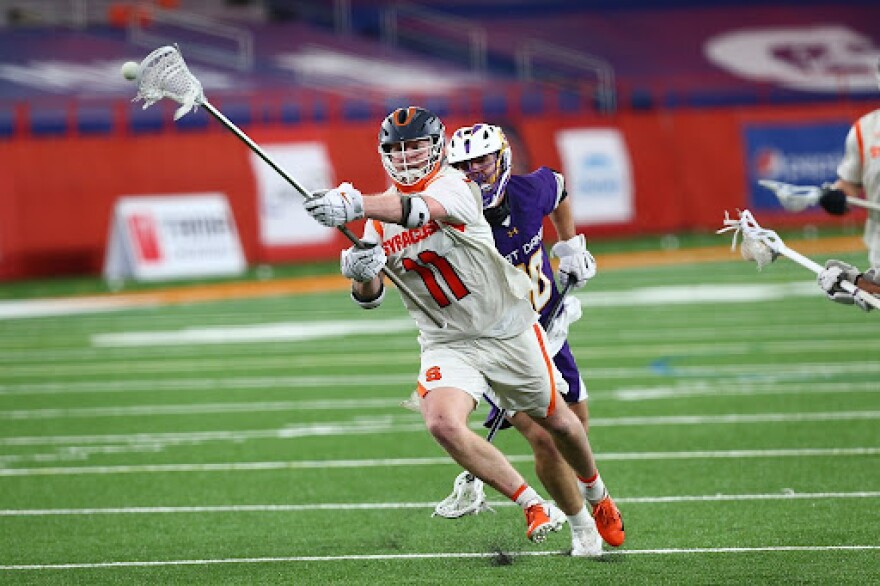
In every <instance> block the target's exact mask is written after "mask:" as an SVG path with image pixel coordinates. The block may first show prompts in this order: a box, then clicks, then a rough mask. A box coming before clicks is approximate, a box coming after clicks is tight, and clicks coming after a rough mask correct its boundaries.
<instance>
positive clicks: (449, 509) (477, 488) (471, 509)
mask: <svg viewBox="0 0 880 586" xmlns="http://www.w3.org/2000/svg"><path fill="white" fill-rule="evenodd" d="M483 511H492V508H491V507H490V506H489V505H488V504H486V494H485V493H484V492H483V481H482V480H480V479H479V478H476V477H474V475H473V474H471V473H470V472H468V471H464V472H462V473H461V474H459V475H458V476H457V477H456V478H455V482H454V483H453V485H452V493H451V494H450V495H449V496H448V497H446V498H445V499H443V500H442V501H440V502H439V503H437V506H436V507H434V512H433V513H432V514H431V516H432V517H444V518H446V519H458V518H459V517H464V516H465V515H477V514H479V513H482V512H483ZM493 512H494V511H493Z"/></svg>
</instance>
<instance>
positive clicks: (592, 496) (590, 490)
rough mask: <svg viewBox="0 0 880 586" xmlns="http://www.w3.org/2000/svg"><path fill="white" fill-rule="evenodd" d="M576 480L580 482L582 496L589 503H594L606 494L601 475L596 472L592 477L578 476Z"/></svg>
mask: <svg viewBox="0 0 880 586" xmlns="http://www.w3.org/2000/svg"><path fill="white" fill-rule="evenodd" d="M578 482H580V483H581V490H582V491H583V493H584V498H586V499H587V501H588V502H589V503H590V504H591V505H595V504H596V503H598V502H599V501H601V500H602V499H603V498H605V495H607V494H608V492H607V491H606V490H605V483H604V482H602V477H601V476H599V473H598V472H596V475H595V476H593V477H592V478H581V477H580V476H578Z"/></svg>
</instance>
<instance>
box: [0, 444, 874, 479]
mask: <svg viewBox="0 0 880 586" xmlns="http://www.w3.org/2000/svg"><path fill="white" fill-rule="evenodd" d="M878 454H880V447H857V448H801V449H770V450H714V451H711V450H705V451H691V452H619V453H600V454H596V459H597V460H599V461H600V462H608V461H612V460H617V461H659V460H705V459H721V458H725V459H726V458H735V459H743V458H815V457H819V458H827V457H835V458H837V457H844V456H856V457H859V456H876V455H878ZM533 458H534V456H532V455H530V454H527V455H508V456H507V459H508V460H510V461H511V462H531V461H532V459H533ZM440 465H454V462H453V460H452V459H451V458H448V457H433V458H386V459H363V460H293V461H266V462H218V463H212V464H138V465H116V466H66V467H65V466H56V467H49V466H47V467H39V468H0V477H12V476H16V477H22V476H68V475H86V474H157V473H158V474H164V473H170V472H245V471H247V472H250V471H254V470H304V469H330V468H339V469H347V468H387V467H406V466H440Z"/></svg>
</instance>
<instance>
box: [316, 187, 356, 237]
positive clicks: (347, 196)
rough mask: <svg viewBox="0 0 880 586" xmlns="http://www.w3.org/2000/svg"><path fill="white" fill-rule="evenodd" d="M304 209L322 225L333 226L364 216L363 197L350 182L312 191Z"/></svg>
mask: <svg viewBox="0 0 880 586" xmlns="http://www.w3.org/2000/svg"><path fill="white" fill-rule="evenodd" d="M303 206H305V208H306V211H307V212H308V213H309V215H310V216H312V217H313V218H315V219H316V220H317V221H318V223H320V224H323V225H324V226H329V227H331V228H335V227H336V226H342V225H344V224H347V223H349V222H351V221H352V220H358V219H360V218H363V217H364V197H363V196H362V195H361V192H360V191H358V190H357V189H355V188H354V186H353V185H352V184H351V183H342V184H340V186H339V187H337V188H335V189H319V190H318V191H314V192H312V194H311V196H309V197H308V198H307V199H306V200H305V202H303Z"/></svg>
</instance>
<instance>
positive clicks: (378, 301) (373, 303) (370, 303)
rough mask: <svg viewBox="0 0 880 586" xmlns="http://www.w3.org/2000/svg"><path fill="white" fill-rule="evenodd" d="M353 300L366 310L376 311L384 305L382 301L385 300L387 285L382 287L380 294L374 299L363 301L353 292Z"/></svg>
mask: <svg viewBox="0 0 880 586" xmlns="http://www.w3.org/2000/svg"><path fill="white" fill-rule="evenodd" d="M351 299H352V301H354V302H355V303H357V304H358V305H360V306H361V307H362V308H364V309H375V308H377V307H379V306H380V305H382V300H383V299H385V285H384V284H383V285H382V286H381V288H380V289H379V294H378V295H376V296H375V297H373V298H372V299H362V298H360V297H358V296H357V295H356V294H355V292H354V291H353V290H352V292H351Z"/></svg>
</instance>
